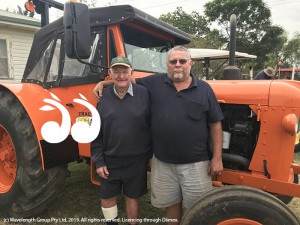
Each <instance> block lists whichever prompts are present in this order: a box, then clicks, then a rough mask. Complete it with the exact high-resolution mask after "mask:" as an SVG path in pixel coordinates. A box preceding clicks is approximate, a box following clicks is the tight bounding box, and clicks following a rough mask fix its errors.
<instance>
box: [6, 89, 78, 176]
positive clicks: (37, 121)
mask: <svg viewBox="0 0 300 225" xmlns="http://www.w3.org/2000/svg"><path fill="white" fill-rule="evenodd" d="M1 89H2V90H3V89H6V90H7V91H9V92H10V93H12V94H13V95H14V96H15V97H16V98H17V99H18V100H19V102H20V103H21V105H22V106H23V107H24V109H25V111H26V112H27V114H28V116H29V118H30V120H31V122H32V124H33V127H34V130H35V133H36V136H37V139H38V143H39V148H40V153H41V159H42V165H43V169H44V170H46V169H50V168H54V167H56V166H60V165H64V164H66V163H68V162H72V161H76V160H78V159H79V147H78V143H77V142H76V141H75V140H74V139H73V138H72V137H71V136H70V134H69V135H68V137H67V138H66V139H65V140H63V141H61V142H60V143H49V142H47V141H45V140H44V138H43V136H42V132H41V129H42V127H43V125H44V124H45V123H47V122H49V121H54V122H57V124H58V126H60V125H61V124H62V113H61V111H60V110H59V109H58V108H57V107H55V106H54V105H53V104H49V101H48V102H45V99H48V100H49V99H51V101H56V102H57V104H60V105H61V106H62V107H64V108H66V110H68V109H67V107H66V104H67V103H68V102H72V99H71V98H70V99H69V98H68V97H66V98H65V99H62V100H61V99H60V98H59V97H57V96H56V95H54V94H53V93H52V92H51V91H52V89H51V91H50V90H47V89H44V88H43V87H41V86H39V85H37V84H33V83H1V84H0V90H1ZM45 106H46V108H47V107H48V110H41V108H43V107H44V108H45ZM49 108H52V109H51V110H49ZM66 149H68V151H66Z"/></svg>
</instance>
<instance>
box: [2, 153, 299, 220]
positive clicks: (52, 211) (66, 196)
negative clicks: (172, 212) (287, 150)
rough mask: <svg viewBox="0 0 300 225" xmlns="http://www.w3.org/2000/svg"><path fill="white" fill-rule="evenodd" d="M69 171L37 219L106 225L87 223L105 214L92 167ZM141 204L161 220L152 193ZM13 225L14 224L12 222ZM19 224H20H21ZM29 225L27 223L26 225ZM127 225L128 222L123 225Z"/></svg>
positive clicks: (145, 212)
mask: <svg viewBox="0 0 300 225" xmlns="http://www.w3.org/2000/svg"><path fill="white" fill-rule="evenodd" d="M295 161H296V162H300V153H297V154H296V157H295ZM69 170H70V171H71V176H70V177H69V178H68V179H67V181H66V183H65V185H64V188H63V190H62V191H61V193H60V194H59V196H58V198H57V200H56V201H54V202H53V203H52V204H51V205H49V207H48V209H47V210H46V211H45V212H44V213H43V214H41V215H39V216H38V217H37V218H36V219H38V218H40V219H50V220H51V218H55V219H64V218H66V220H67V221H68V220H72V219H74V221H76V220H78V219H79V220H80V221H81V222H72V223H71V222H69V223H68V224H81V225H82V224H104V223H96V222H95V221H94V223H92V222H91V221H90V222H86V221H85V220H87V219H94V218H95V219H99V220H100V219H103V215H102V213H101V211H100V203H99V189H98V186H95V185H93V184H92V183H91V182H90V172H89V166H88V165H85V164H84V163H80V164H77V163H71V164H69ZM140 202H141V204H140V218H142V219H143V218H148V219H157V218H160V219H162V218H163V217H164V216H165V214H164V210H160V209H157V208H154V207H153V206H152V205H151V203H150V196H149V193H148V194H147V195H145V196H144V197H143V198H142V199H141V201H140ZM288 206H289V207H290V208H291V209H292V210H293V211H294V212H295V214H296V215H297V216H298V217H299V219H300V198H294V199H293V201H292V202H291V203H290V204H289V205H288ZM118 207H119V217H120V218H125V212H124V202H123V198H121V197H120V198H119V200H118ZM5 224H8V223H4V218H3V217H1V215H0V225H5ZM9 224H12V225H13V224H14V223H9ZM19 224H20V223H19ZM23 224H26V223H23ZM30 224H32V225H41V224H55V222H50V223H46V222H44V223H42V222H32V223H30ZM57 224H65V223H64V222H59V223H57ZM122 224H126V223H122ZM142 224H144V225H147V224H158V225H162V224H165V223H163V222H158V223H154V222H153V223H149V222H144V221H143V223H142Z"/></svg>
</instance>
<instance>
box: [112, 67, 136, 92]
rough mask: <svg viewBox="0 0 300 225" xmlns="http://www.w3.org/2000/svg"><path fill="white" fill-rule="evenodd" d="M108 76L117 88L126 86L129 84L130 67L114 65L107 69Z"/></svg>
mask: <svg viewBox="0 0 300 225" xmlns="http://www.w3.org/2000/svg"><path fill="white" fill-rule="evenodd" d="M108 73H109V75H110V78H111V79H112V80H113V82H114V84H115V86H116V87H117V88H126V87H128V86H129V84H130V79H131V74H132V69H131V68H129V67H126V66H114V67H112V68H110V69H109V70H108Z"/></svg>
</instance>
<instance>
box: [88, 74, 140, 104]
mask: <svg viewBox="0 0 300 225" xmlns="http://www.w3.org/2000/svg"><path fill="white" fill-rule="evenodd" d="M113 83H114V82H113V81H112V80H103V81H100V82H99V83H98V84H97V85H96V87H95V88H94V90H93V93H94V96H95V98H96V99H97V102H99V101H100V98H101V97H102V91H103V88H106V87H109V86H110V85H112V84H113ZM131 83H133V84H135V79H134V78H131Z"/></svg>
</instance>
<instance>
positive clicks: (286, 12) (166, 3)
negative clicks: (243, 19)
mask: <svg viewBox="0 0 300 225" xmlns="http://www.w3.org/2000/svg"><path fill="white" fill-rule="evenodd" d="M56 1H58V2H61V3H65V2H66V0H56ZM245 1H247V0H245ZM264 1H265V3H266V4H267V6H268V7H269V8H270V10H271V14H272V18H271V21H272V24H273V25H279V26H282V27H283V28H284V29H285V30H286V31H287V32H288V36H289V38H291V37H293V35H294V34H295V32H298V33H300V0H264ZM25 2H26V0H0V9H4V10H5V9H7V8H9V9H10V11H12V10H13V9H17V7H16V6H17V5H20V6H21V7H23V6H24V4H25ZM206 2H209V0H173V1H172V0H151V1H149V0H148V1H147V0H96V6H99V7H101V6H108V5H121V4H129V5H132V6H134V7H136V8H138V9H140V10H142V11H144V12H146V13H148V14H150V15H152V16H154V17H159V16H160V15H161V14H165V13H168V12H173V11H175V9H176V7H179V6H180V7H182V8H183V10H184V11H185V12H188V13H191V12H192V11H196V12H198V13H199V14H200V15H204V8H203V6H204V4H205V3H206ZM51 15H57V14H56V13H55V12H53V10H51V11H50V17H51ZM53 17H55V16H53ZM228 20H229V18H228Z"/></svg>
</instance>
